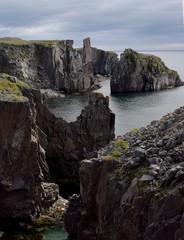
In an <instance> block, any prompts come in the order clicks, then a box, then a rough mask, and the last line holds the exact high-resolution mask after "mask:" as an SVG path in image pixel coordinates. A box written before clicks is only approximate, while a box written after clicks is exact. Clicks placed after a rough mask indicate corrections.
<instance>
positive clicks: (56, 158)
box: [35, 93, 115, 182]
mask: <svg viewBox="0 0 184 240" xmlns="http://www.w3.org/2000/svg"><path fill="white" fill-rule="evenodd" d="M39 98H40V95H37V96H36V95H35V102H36V108H37V109H39V111H38V116H37V123H38V125H39V126H40V128H41V129H42V131H43V132H44V133H45V134H46V135H47V141H48V146H47V162H48V164H49V168H50V171H51V175H52V178H53V179H55V181H56V182H59V181H60V180H61V181H63V180H64V179H65V180H67V179H69V180H72V179H78V166H79V162H80V161H81V160H82V159H86V158H88V159H89V158H91V157H94V156H96V155H97V153H96V151H97V150H98V149H100V148H102V147H104V146H105V145H106V144H108V143H109V141H110V140H112V139H113V138H114V124H115V115H114V114H113V113H112V112H111V111H110V109H109V107H108V105H109V99H108V98H107V97H106V98H104V97H103V95H102V94H99V93H93V94H92V95H91V97H90V100H89V105H88V106H87V107H86V108H85V109H84V110H82V112H81V115H80V116H79V117H78V118H77V121H75V122H71V123H67V122H66V121H64V120H63V119H62V118H59V119H56V118H55V117H54V116H53V115H52V114H51V113H50V112H49V113H48V110H47V109H45V108H42V107H40V106H39V105H40V101H39Z"/></svg>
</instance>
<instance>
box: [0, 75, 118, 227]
mask: <svg viewBox="0 0 184 240" xmlns="http://www.w3.org/2000/svg"><path fill="white" fill-rule="evenodd" d="M12 84H13V85H12ZM0 85H1V88H2V87H3V90H2V92H0V107H1V116H2V117H1V118H0V169H1V170H0V196H1V198H0V206H1V207H0V231H4V230H5V232H6V230H7V226H9V229H11V227H13V226H19V223H25V224H27V223H28V225H31V224H33V225H34V224H36V220H38V217H39V216H41V220H40V221H42V222H43V223H44V224H48V222H47V220H48V218H52V217H53V216H54V215H59V218H58V221H60V220H61V218H62V217H63V214H64V213H65V210H66V207H67V203H66V200H64V199H63V200H62V199H61V198H60V196H59V187H58V185H57V184H56V183H58V184H59V185H60V187H61V188H62V184H63V183H64V182H67V181H68V179H69V180H70V179H71V180H75V181H76V182H78V164H79V162H80V160H82V159H85V158H91V156H93V157H94V156H96V151H97V150H98V149H99V148H101V147H104V146H105V145H106V144H107V143H108V142H109V141H110V140H111V139H113V138H114V120H115V116H114V114H113V113H112V112H111V111H110V109H109V107H108V105H109V101H108V98H105V97H103V95H102V94H99V93H93V94H91V97H90V101H89V105H88V106H86V108H85V109H84V110H83V111H82V113H81V115H80V116H79V117H78V119H77V121H75V122H73V123H67V122H66V121H64V120H63V119H62V118H56V117H55V116H54V115H53V114H52V113H51V112H50V111H49V110H48V109H47V108H46V106H45V105H43V103H42V98H41V93H40V91H39V90H36V89H32V88H30V87H29V86H28V85H26V84H25V83H23V82H22V81H20V80H17V82H16V83H11V82H10V80H9V79H8V75H6V76H5V77H4V78H0ZM10 85H11V88H10V87H9V86H10ZM53 182H55V183H53ZM58 201H59V204H57V203H58ZM62 204H63V205H62ZM52 206H53V207H54V206H55V207H56V210H54V209H53V210H52V209H51V208H50V207H52ZM59 208H60V213H59ZM47 209H50V210H48V211H47ZM56 212H57V214H55V213H56ZM45 214H46V218H45V217H43V216H44V215H45ZM49 214H50V215H51V216H50V217H49ZM54 218H56V217H54ZM55 220H57V219H55ZM55 220H53V221H52V222H54V221H55ZM38 222H39V220H38ZM56 222H57V221H56Z"/></svg>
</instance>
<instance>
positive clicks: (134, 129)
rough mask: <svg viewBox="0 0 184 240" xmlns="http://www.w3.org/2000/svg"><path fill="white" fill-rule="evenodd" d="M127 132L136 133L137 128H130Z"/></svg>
mask: <svg viewBox="0 0 184 240" xmlns="http://www.w3.org/2000/svg"><path fill="white" fill-rule="evenodd" d="M129 132H130V133H138V132H139V130H138V129H137V128H132V129H131V130H130V131H129Z"/></svg>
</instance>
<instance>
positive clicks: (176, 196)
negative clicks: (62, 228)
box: [67, 107, 184, 240]
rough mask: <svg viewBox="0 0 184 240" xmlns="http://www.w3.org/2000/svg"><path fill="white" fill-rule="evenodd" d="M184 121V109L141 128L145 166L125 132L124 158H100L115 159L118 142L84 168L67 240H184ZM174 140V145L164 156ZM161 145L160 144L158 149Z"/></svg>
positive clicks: (108, 146)
mask: <svg viewBox="0 0 184 240" xmlns="http://www.w3.org/2000/svg"><path fill="white" fill-rule="evenodd" d="M183 119H184V107H181V108H180V109H178V110H176V111H175V112H174V113H169V114H167V115H166V116H164V117H163V118H162V119H161V120H159V121H158V122H156V123H152V124H151V125H148V126H147V127H146V128H144V129H142V132H141V136H142V137H141V139H140V140H141V143H140V145H138V146H139V148H142V146H145V147H144V148H143V149H144V150H145V152H146V153H147V156H146V161H145V160H144V159H142V158H138V157H135V151H136V150H137V148H138V146H137V145H136V144H135V143H136V141H137V140H136V139H135V136H133V135H132V134H129V133H127V134H125V135H124V136H122V137H121V139H124V140H125V141H127V144H128V146H129V147H128V149H126V150H125V149H119V151H120V155H121V158H119V157H113V158H109V159H108V158H107V159H105V158H103V157H102V158H101V156H102V155H104V156H107V155H108V156H111V154H112V152H113V149H114V142H116V140H114V141H113V142H111V143H110V144H109V145H107V146H106V147H105V148H104V149H102V150H101V153H103V154H102V155H101V154H100V153H99V155H98V156H99V158H98V159H92V160H86V161H84V162H82V163H81V164H82V165H81V168H80V171H79V175H80V183H81V196H82V198H81V201H79V205H78V206H76V207H75V208H74V207H73V208H72V209H71V208H70V207H69V212H70V210H71V211H72V212H70V214H71V213H72V214H71V216H74V217H73V219H72V221H71V222H70V226H72V229H69V226H68V227H67V231H68V232H69V236H68V239H69V240H74V239H75V240H80V239H81V236H85V237H89V238H91V239H103V240H114V239H116V240H122V239H127V240H134V239H137V240H142V239H150V240H157V239H170V240H172V239H177V240H179V239H183V233H184V221H183V220H184V218H183V212H184V194H183V193H184V184H183V179H184V162H183V154H184V151H183V146H184V144H183V143H182V142H181V141H176V142H175V140H176V139H178V138H177V137H178V135H179V134H180V133H181V131H178V130H177V131H176V129H182V128H183V126H184V125H183ZM160 126H162V127H161V128H160ZM163 126H164V127H163ZM168 126H169V127H168ZM160 129H162V130H160ZM158 135H159V137H157V136H158ZM155 137H157V140H156V139H155ZM171 137H172V138H171ZM118 139H119V138H117V140H118ZM170 139H171V140H172V141H171V143H173V140H174V143H175V145H173V148H170V149H169V151H166V150H165V147H166V145H167V144H168V142H169V141H170ZM158 141H162V143H161V144H158V145H157V143H158ZM170 146H171V145H170ZM139 154H140V151H138V154H137V155H136V156H139ZM76 215H77V217H78V218H75V216H76ZM75 219H77V220H76V221H75ZM109 226H110V227H109ZM73 230H74V231H73ZM84 232H85V233H86V234H85V233H84ZM84 239H85V238H84Z"/></svg>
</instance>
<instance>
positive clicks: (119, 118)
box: [47, 51, 184, 135]
mask: <svg viewBox="0 0 184 240" xmlns="http://www.w3.org/2000/svg"><path fill="white" fill-rule="evenodd" d="M145 53H150V54H153V55H156V56H159V57H161V59H162V60H163V61H164V62H165V64H166V66H168V67H169V68H171V69H174V70H176V71H178V73H179V75H180V78H181V79H182V80H183V81H184V66H183V63H184V52H173V51H171V52H145ZM102 85H103V87H102V88H101V89H99V90H97V92H101V93H103V94H104V95H106V96H109V99H110V104H109V105H110V108H111V110H112V111H113V112H114V113H115V114H116V124H115V133H116V135H123V134H125V133H126V132H127V131H129V130H131V129H132V128H140V127H143V126H146V125H148V124H149V123H150V122H151V121H152V120H159V119H160V118H161V117H162V116H163V115H165V114H167V113H168V112H172V111H173V110H175V109H176V108H178V107H180V106H183V105H184V86H182V87H178V88H173V89H167V90H162V91H158V92H147V93H128V94H127V93H122V94H116V95H111V94H110V81H109V80H107V81H104V82H103V83H102ZM88 98H89V93H85V94H82V95H73V96H66V97H65V98H58V99H52V100H49V101H48V102H47V105H48V107H49V108H50V110H51V111H52V112H53V113H54V114H55V115H56V116H58V117H63V118H64V119H65V120H66V121H68V122H71V121H75V120H76V117H77V116H78V115H79V114H80V112H81V110H82V109H83V108H84V107H85V106H86V105H87V103H88Z"/></svg>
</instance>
